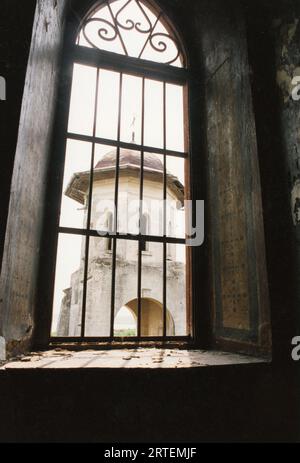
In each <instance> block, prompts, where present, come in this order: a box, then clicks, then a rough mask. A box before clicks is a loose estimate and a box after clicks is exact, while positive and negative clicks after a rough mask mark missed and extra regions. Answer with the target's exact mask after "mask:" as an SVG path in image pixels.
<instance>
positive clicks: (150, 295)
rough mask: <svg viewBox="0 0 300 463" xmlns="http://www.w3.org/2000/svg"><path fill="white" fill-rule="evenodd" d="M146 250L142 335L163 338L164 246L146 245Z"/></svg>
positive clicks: (143, 257)
mask: <svg viewBox="0 0 300 463" xmlns="http://www.w3.org/2000/svg"><path fill="white" fill-rule="evenodd" d="M144 248H145V251H143V253H142V291H141V297H142V301H141V302H142V320H141V335H142V336H163V244H162V243H146V244H145V247H144ZM170 329H171V327H170Z"/></svg>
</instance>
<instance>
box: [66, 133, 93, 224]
mask: <svg viewBox="0 0 300 463" xmlns="http://www.w3.org/2000/svg"><path fill="white" fill-rule="evenodd" d="M91 152H92V145H91V143H86V142H82V141H77V140H68V141H67V147H66V159H65V170H64V180H63V194H62V202H61V212H60V226H61V227H67V228H85V226H86V220H87V204H88V196H89V183H90V169H91Z"/></svg>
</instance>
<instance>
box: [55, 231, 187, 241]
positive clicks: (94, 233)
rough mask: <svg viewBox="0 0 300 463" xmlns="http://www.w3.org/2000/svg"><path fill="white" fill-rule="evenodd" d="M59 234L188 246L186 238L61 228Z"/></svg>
mask: <svg viewBox="0 0 300 463" xmlns="http://www.w3.org/2000/svg"><path fill="white" fill-rule="evenodd" d="M59 233H64V234H66V235H81V236H87V235H89V236H91V237H95V238H100V237H101V238H113V239H114V238H115V239H117V240H128V241H149V242H150V243H168V244H186V240H185V238H172V237H170V236H156V235H141V234H139V235H126V234H123V233H118V232H117V233H114V234H111V233H109V232H107V231H105V230H102V231H100V230H99V231H97V230H89V231H87V230H85V229H82V228H68V227H60V228H59Z"/></svg>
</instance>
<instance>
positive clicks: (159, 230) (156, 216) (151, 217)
mask: <svg viewBox="0 0 300 463" xmlns="http://www.w3.org/2000/svg"><path fill="white" fill-rule="evenodd" d="M143 190H144V191H143V212H144V214H147V216H148V222H149V225H148V234H149V235H151V236H162V235H163V207H164V205H163V199H164V156H162V155H160V154H152V153H145V154H144V188H143Z"/></svg>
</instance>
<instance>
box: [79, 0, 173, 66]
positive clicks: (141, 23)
mask: <svg viewBox="0 0 300 463" xmlns="http://www.w3.org/2000/svg"><path fill="white" fill-rule="evenodd" d="M133 3H134V4H135V5H137V7H138V9H139V11H140V13H141V16H140V17H139V18H138V19H137V18H136V19H133V18H131V17H130V8H129V5H132V4H133ZM105 6H107V7H108V10H109V12H110V16H111V21H109V20H108V19H105V18H101V17H99V16H97V17H95V16H93V17H91V18H88V19H87V20H86V21H85V23H84V24H83V27H82V33H83V36H84V38H85V40H86V41H87V43H88V44H89V45H90V46H91V47H93V48H98V49H101V44H99V43H97V41H96V40H95V37H92V34H91V33H90V32H91V31H90V25H91V24H98V26H99V28H98V30H97V35H98V38H99V39H100V41H101V40H103V41H107V42H113V41H114V40H117V39H118V38H119V40H120V43H121V45H122V48H123V50H124V54H125V55H127V56H129V52H128V47H127V46H126V39H125V38H124V37H123V35H122V30H123V31H127V32H129V31H135V32H136V33H139V34H143V35H145V41H144V44H143V47H142V49H141V52H140V55H139V56H138V57H139V58H144V57H145V56H144V55H145V54H146V55H147V53H146V51H147V49H148V51H149V50H151V56H152V58H151V59H152V60H153V56H154V54H155V53H157V61H159V62H163V63H165V64H172V63H174V62H175V61H177V59H178V58H179V57H180V55H181V50H180V45H179V43H178V41H177V40H176V38H175V36H174V35H171V34H170V33H166V32H156V30H157V26H158V25H159V24H161V21H160V19H161V16H162V14H160V15H159V16H158V17H157V18H156V21H155V22H154V24H152V22H151V20H150V18H149V16H148V14H147V12H146V10H145V9H144V8H143V4H142V2H141V1H140V0H128V1H127V2H126V3H124V5H123V6H122V7H121V8H120V9H119V10H118V11H117V12H115V13H114V12H113V10H112V8H111V5H110V1H106V2H104V4H103V5H102V7H101V8H103V7H105ZM98 12H99V10H98ZM98 26H97V27H98ZM170 53H171V54H172V55H173V54H174V56H172V58H171V54H170ZM146 59H147V56H146Z"/></svg>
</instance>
